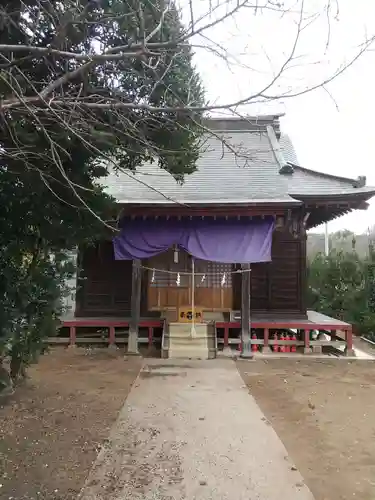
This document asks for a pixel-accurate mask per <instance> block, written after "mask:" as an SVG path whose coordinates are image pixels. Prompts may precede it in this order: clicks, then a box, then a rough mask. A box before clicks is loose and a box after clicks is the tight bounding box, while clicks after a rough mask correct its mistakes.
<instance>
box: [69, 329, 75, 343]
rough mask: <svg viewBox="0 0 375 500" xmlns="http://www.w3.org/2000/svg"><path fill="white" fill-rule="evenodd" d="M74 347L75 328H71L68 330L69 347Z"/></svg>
mask: <svg viewBox="0 0 375 500" xmlns="http://www.w3.org/2000/svg"><path fill="white" fill-rule="evenodd" d="M75 346H76V327H75V326H71V327H70V328H69V347H75Z"/></svg>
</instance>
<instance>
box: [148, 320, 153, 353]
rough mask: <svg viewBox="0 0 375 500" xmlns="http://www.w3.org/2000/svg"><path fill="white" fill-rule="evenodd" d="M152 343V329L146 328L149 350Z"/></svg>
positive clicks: (150, 327)
mask: <svg viewBox="0 0 375 500" xmlns="http://www.w3.org/2000/svg"><path fill="white" fill-rule="evenodd" d="M153 343H154V327H153V326H149V327H148V348H149V349H151V348H152V346H153Z"/></svg>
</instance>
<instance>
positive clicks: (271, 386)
mask: <svg viewBox="0 0 375 500" xmlns="http://www.w3.org/2000/svg"><path fill="white" fill-rule="evenodd" d="M237 366H238V369H239V371H240V373H241V375H242V377H243V379H244V381H245V383H246V384H247V386H248V387H249V390H250V392H251V394H252V395H253V396H254V397H255V399H256V401H257V403H258V404H259V406H260V407H261V409H262V410H263V412H264V413H265V415H266V417H267V419H268V420H269V421H270V422H271V424H272V425H273V427H274V429H275V430H276V432H277V434H278V435H279V437H280V438H281V439H282V441H283V442H284V445H285V447H286V448H287V450H288V452H289V454H290V456H291V458H292V459H293V461H294V462H295V464H296V466H297V468H298V469H299V470H300V472H301V473H302V475H303V476H304V478H305V480H306V483H307V485H308V486H309V488H310V489H311V491H312V493H313V494H314V495H315V498H316V500H348V499H357V500H371V499H374V498H375V362H373V361H345V360H332V361H329V360H312V359H311V360H306V361H305V360H290V359H279V360H277V359H275V360H264V361H262V360H260V361H258V360H257V361H255V362H254V361H252V362H246V361H238V363H237Z"/></svg>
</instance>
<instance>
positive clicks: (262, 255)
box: [113, 217, 274, 264]
mask: <svg viewBox="0 0 375 500" xmlns="http://www.w3.org/2000/svg"><path fill="white" fill-rule="evenodd" d="M273 227H274V219H273V217H270V218H265V219H257V220H254V219H253V220H250V219H249V220H244V219H240V220H237V219H233V220H231V219H229V220H214V219H192V220H190V219H189V220H161V219H157V220H152V221H151V220H126V221H123V222H122V229H121V233H120V234H119V236H116V237H115V238H114V240H113V244H114V251H115V259H116V260H129V259H147V258H149V257H152V256H154V255H157V254H159V253H162V252H165V251H166V250H168V248H170V247H171V246H172V245H178V246H179V247H181V248H182V249H183V250H185V251H187V252H188V253H189V254H190V255H192V256H193V257H196V258H198V259H203V260H210V261H213V262H222V263H228V264H232V263H233V264H246V263H253V262H269V261H270V260H271V247H272V232H273Z"/></svg>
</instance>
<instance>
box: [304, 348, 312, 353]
mask: <svg viewBox="0 0 375 500" xmlns="http://www.w3.org/2000/svg"><path fill="white" fill-rule="evenodd" d="M311 352H312V351H311V347H304V348H303V354H311Z"/></svg>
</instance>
